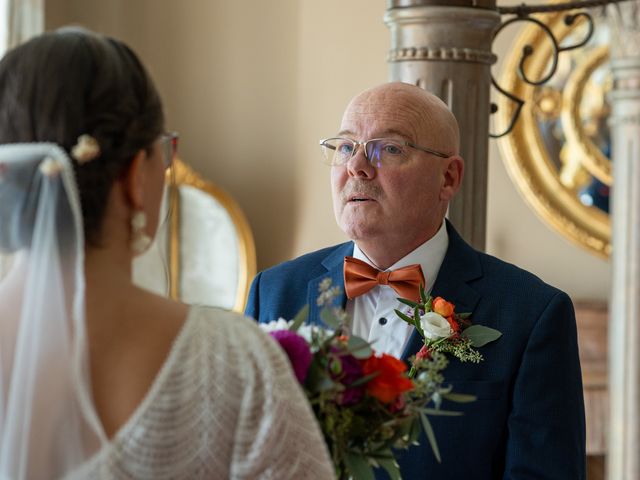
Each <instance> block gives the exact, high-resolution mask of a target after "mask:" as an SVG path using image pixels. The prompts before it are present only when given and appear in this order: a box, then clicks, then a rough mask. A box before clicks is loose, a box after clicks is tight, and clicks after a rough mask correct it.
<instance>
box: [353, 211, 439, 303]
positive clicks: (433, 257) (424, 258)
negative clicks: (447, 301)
mask: <svg viewBox="0 0 640 480" xmlns="http://www.w3.org/2000/svg"><path fill="white" fill-rule="evenodd" d="M448 247H449V234H448V233H447V226H446V222H445V221H444V220H443V221H442V225H441V226H440V229H439V230H438V231H437V233H436V234H435V235H434V236H433V237H431V238H430V239H429V240H427V241H426V242H424V243H423V244H422V245H420V246H419V247H418V248H416V249H415V250H413V251H412V252H409V253H408V254H407V255H405V256H404V257H402V258H401V259H400V260H398V261H397V262H396V263H394V264H393V265H391V266H390V267H389V268H387V271H389V270H396V269H398V268H402V267H406V266H408V265H414V264H416V263H417V264H418V265H420V267H422V273H424V276H425V282H426V285H425V290H426V291H427V293H429V292H430V291H431V289H432V288H433V285H434V283H435V282H436V277H437V276H438V272H439V271H440V266H441V265H442V262H443V261H444V256H445V254H446V253H447V248H448ZM353 257H354V258H357V259H358V260H362V261H363V262H366V263H368V264H369V265H371V266H373V267H375V265H372V262H371V260H369V258H368V257H367V256H366V255H365V253H364V252H363V251H362V250H360V247H358V244H357V243H356V244H355V245H354V247H353Z"/></svg>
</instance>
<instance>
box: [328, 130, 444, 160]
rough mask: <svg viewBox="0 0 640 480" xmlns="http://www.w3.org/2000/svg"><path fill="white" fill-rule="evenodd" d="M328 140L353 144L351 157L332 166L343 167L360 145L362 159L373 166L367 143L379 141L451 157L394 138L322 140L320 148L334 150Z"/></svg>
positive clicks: (333, 138) (442, 156)
mask: <svg viewBox="0 0 640 480" xmlns="http://www.w3.org/2000/svg"><path fill="white" fill-rule="evenodd" d="M329 140H344V141H347V142H350V143H351V144H353V151H352V152H351V156H350V157H349V159H348V160H346V161H345V162H343V163H338V164H335V165H334V164H333V163H330V165H333V166H338V165H344V164H345V163H347V162H348V161H349V160H351V158H353V156H354V155H355V154H356V152H357V151H358V146H360V145H362V151H363V153H364V158H366V159H367V161H368V162H369V163H370V164H371V165H373V162H372V160H371V159H370V158H369V155H368V154H367V144H368V143H369V142H376V141H379V140H389V141H390V142H394V143H397V144H398V145H402V146H404V147H411V148H415V149H416V150H421V151H423V152H426V153H430V154H432V155H435V156H437V157H440V158H449V157H450V156H451V155H447V154H446V153H442V152H439V151H437V150H433V149H432V148H428V147H422V146H420V145H416V144H415V143H411V142H408V141H406V140H396V139H395V138H384V137H383V138H371V139H369V140H366V141H364V142H358V141H357V140H352V139H350V138H345V137H331V138H324V139H322V140H320V146H321V147H324V148H330V149H331V150H335V148H333V147H332V146H330V145H328V144H327V143H326V142H328V141H329Z"/></svg>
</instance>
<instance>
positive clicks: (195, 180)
mask: <svg viewBox="0 0 640 480" xmlns="http://www.w3.org/2000/svg"><path fill="white" fill-rule="evenodd" d="M166 183H167V187H168V189H169V191H168V195H169V197H168V201H169V212H170V213H169V239H168V242H169V245H168V247H169V248H168V252H169V296H170V297H171V298H172V299H174V300H179V299H180V297H181V292H180V284H181V283H180V280H181V270H180V268H181V259H180V225H181V218H180V201H181V200H180V194H179V191H178V188H179V187H180V186H183V185H187V186H191V187H194V188H196V189H198V190H201V191H203V192H205V193H207V194H208V195H210V196H212V197H213V198H215V199H216V200H217V201H218V202H219V203H220V204H221V205H222V206H223V207H224V208H225V209H226V210H227V212H228V213H229V216H230V217H231V220H232V221H233V224H234V226H235V229H236V231H237V233H238V257H239V264H240V265H239V272H238V287H237V290H236V298H235V302H234V306H233V310H235V311H238V312H242V311H243V310H244V306H245V303H246V301H247V296H248V294H249V287H250V284H251V281H252V280H253V277H254V276H255V274H256V249H255V242H254V240H253V234H252V233H251V228H250V227H249V222H248V221H247V219H246V217H245V215H244V213H243V212H242V209H241V208H240V206H239V205H238V204H237V202H236V201H235V200H234V199H233V198H232V197H231V196H230V195H229V194H227V193H226V192H225V191H223V190H221V189H220V188H218V187H217V186H215V185H214V184H212V183H211V182H208V181H206V180H205V179H204V178H202V177H201V176H200V175H199V174H198V173H196V172H195V171H194V170H193V169H192V168H191V167H189V166H188V165H187V164H186V163H184V162H183V161H182V160H180V159H179V158H176V159H175V162H174V165H173V168H172V171H171V172H167V177H166Z"/></svg>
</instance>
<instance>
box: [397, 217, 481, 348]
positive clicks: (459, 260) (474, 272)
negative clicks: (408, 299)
mask: <svg viewBox="0 0 640 480" xmlns="http://www.w3.org/2000/svg"><path fill="white" fill-rule="evenodd" d="M447 233H448V234H449V248H448V249H447V253H446V254H445V257H444V260H443V262H442V266H441V267H440V271H439V273H438V278H436V282H435V284H434V286H433V289H432V291H431V296H432V297H434V298H435V297H442V298H444V299H445V300H447V301H448V302H451V303H453V304H454V305H455V306H456V311H457V312H459V313H464V312H472V313H473V311H474V309H475V307H476V305H477V304H478V302H479V300H480V295H479V294H478V292H476V291H475V290H474V289H473V288H471V287H470V286H469V284H468V283H469V282H470V281H471V280H475V279H477V278H480V277H482V275H483V274H482V266H481V265H480V260H479V258H478V254H477V253H476V251H475V250H474V249H473V248H471V247H470V246H469V245H468V244H467V243H466V242H465V241H464V240H463V239H462V238H461V237H460V235H459V234H458V232H456V230H455V229H454V228H453V226H452V225H451V224H450V223H449V221H448V220H447ZM422 345H423V341H422V337H421V336H420V334H419V333H418V332H417V331H414V332H413V333H412V334H411V337H409V342H408V343H407V346H406V347H405V349H404V352H403V353H402V359H403V360H406V359H407V358H409V357H410V356H411V355H415V354H416V353H417V352H418V350H420V348H422Z"/></svg>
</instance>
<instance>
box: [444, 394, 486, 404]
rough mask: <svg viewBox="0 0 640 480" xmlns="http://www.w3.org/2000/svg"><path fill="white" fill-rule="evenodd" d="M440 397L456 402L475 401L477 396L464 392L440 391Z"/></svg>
mask: <svg viewBox="0 0 640 480" xmlns="http://www.w3.org/2000/svg"><path fill="white" fill-rule="evenodd" d="M441 395H442V398H444V399H446V400H449V401H451V402H456V403H470V402H475V401H476V400H477V399H478V397H476V396H475V395H468V394H466V393H451V392H450V393H442V394H441Z"/></svg>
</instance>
